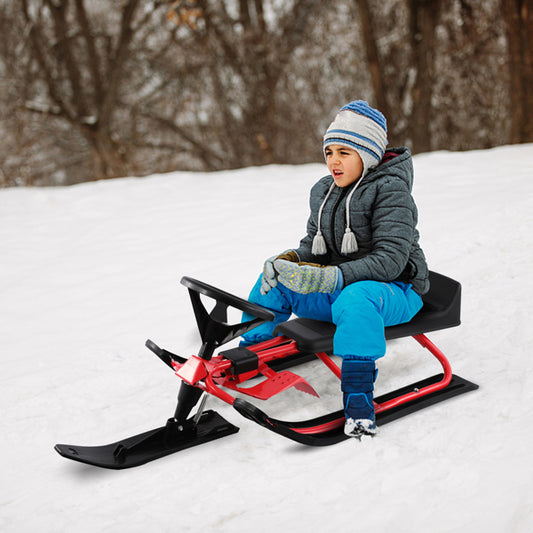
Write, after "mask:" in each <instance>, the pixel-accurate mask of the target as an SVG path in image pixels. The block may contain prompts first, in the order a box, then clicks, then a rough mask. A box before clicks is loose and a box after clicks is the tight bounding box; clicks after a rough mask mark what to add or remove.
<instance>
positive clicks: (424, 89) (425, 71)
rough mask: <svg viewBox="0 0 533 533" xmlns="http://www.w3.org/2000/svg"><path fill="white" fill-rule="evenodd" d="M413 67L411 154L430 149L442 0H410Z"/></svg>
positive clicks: (410, 125) (410, 127)
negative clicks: (436, 52)
mask: <svg viewBox="0 0 533 533" xmlns="http://www.w3.org/2000/svg"><path fill="white" fill-rule="evenodd" d="M409 6H410V17H411V45H412V50H413V63H414V68H415V75H416V78H415V83H414V86H413V91H412V105H413V108H412V113H411V117H410V123H409V130H410V132H411V135H410V136H411V139H412V150H413V152H414V153H419V152H428V151H430V150H431V128H430V123H431V100H432V95H433V85H434V77H435V69H434V63H435V49H436V42H435V40H436V39H435V37H436V27H437V23H438V20H439V12H440V7H441V0H409Z"/></svg>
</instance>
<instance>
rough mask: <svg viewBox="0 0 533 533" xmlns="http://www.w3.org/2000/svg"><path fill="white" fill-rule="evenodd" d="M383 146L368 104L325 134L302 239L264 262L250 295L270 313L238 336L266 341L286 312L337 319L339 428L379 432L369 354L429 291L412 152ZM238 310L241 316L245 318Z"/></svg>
mask: <svg viewBox="0 0 533 533" xmlns="http://www.w3.org/2000/svg"><path fill="white" fill-rule="evenodd" d="M386 147H387V124H386V120H385V117H384V116H383V115H382V114H381V113H380V112H379V111H377V110H376V109H373V108H371V107H370V106H369V105H368V104H367V103H366V102H364V101H362V100H357V101H354V102H351V103H349V104H347V105H346V106H344V107H343V108H342V109H341V110H340V111H339V113H338V114H337V116H336V117H335V119H334V121H333V122H332V123H331V124H330V126H329V128H328V129H327V131H326V134H325V136H324V155H325V158H326V163H327V166H328V170H329V172H330V175H329V176H326V177H324V178H322V179H321V180H319V181H318V182H317V183H316V184H315V185H314V186H313V188H312V189H311V196H310V207H311V214H310V217H309V220H308V223H307V235H306V236H305V237H304V238H303V239H302V240H301V241H300V245H299V247H298V248H296V249H294V250H287V251H285V252H283V253H282V254H278V255H275V256H273V257H270V258H269V259H267V260H266V261H265V264H264V267H263V273H262V274H261V276H260V277H259V279H258V281H257V282H256V284H255V286H254V287H253V289H252V291H251V293H250V296H249V300H250V301H251V302H254V303H257V304H259V305H261V306H263V307H266V308H268V309H270V310H272V311H273V312H274V313H275V315H276V318H275V320H274V321H273V322H267V323H265V324H262V325H261V326H259V327H257V328H255V329H254V330H252V331H251V332H249V333H248V334H246V335H244V343H246V344H252V343H256V342H260V341H262V340H265V339H266V338H270V337H271V336H272V334H273V330H274V328H275V327H276V326H277V325H278V324H279V323H281V322H284V321H286V320H288V319H289V318H290V316H291V313H294V314H295V315H297V316H299V317H303V318H312V319H315V320H323V321H329V322H333V323H334V324H335V325H336V333H335V336H334V354H335V355H337V356H340V357H341V358H342V372H341V388H342V392H343V401H344V410H345V414H346V423H345V428H344V430H345V433H346V434H347V435H349V436H353V437H359V438H360V437H361V435H373V434H375V433H376V429H377V428H376V421H375V413H374V406H373V390H374V381H375V379H376V374H377V371H376V367H375V361H376V359H378V358H380V357H383V356H384V355H385V333H384V328H385V327H386V326H392V325H396V324H401V323H403V322H408V321H410V320H411V319H412V318H413V316H414V315H415V314H416V313H417V312H418V311H419V310H420V309H421V307H422V299H421V295H422V294H424V293H426V292H427V291H428V289H429V281H428V267H427V264H426V260H425V257H424V254H423V252H422V249H421V248H420V246H419V244H418V239H419V234H418V231H417V229H416V225H417V208H416V205H415V202H414V199H413V197H412V195H411V190H412V184H413V165H412V159H411V154H410V152H409V149H408V148H406V147H403V148H390V149H389V150H388V151H386ZM249 318H250V317H247V316H246V314H245V317H244V319H249Z"/></svg>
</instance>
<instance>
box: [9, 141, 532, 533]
mask: <svg viewBox="0 0 533 533" xmlns="http://www.w3.org/2000/svg"><path fill="white" fill-rule="evenodd" d="M415 169H416V178H415V191H414V192H415V196H416V199H417V203H418V206H419V211H420V230H421V234H422V240H421V243H422V246H423V248H424V250H425V252H426V255H427V257H428V260H429V263H430V266H431V268H432V269H433V270H437V271H440V272H442V273H445V274H447V275H449V276H452V277H455V278H456V279H458V280H460V281H461V283H462V284H463V313H462V318H463V323H462V326H461V327H460V328H456V329H451V330H446V331H441V332H436V333H433V334H429V337H430V338H431V339H432V340H433V341H435V342H436V343H437V344H438V345H439V347H441V348H442V349H443V351H444V352H445V353H446V354H447V355H448V356H449V358H450V360H451V362H452V366H453V367H454V370H455V372H456V373H457V374H459V375H461V376H463V377H465V378H467V379H471V380H473V381H475V382H477V383H478V384H479V385H480V389H479V390H478V391H477V392H474V393H470V394H468V395H464V396H462V397H459V398H456V399H453V400H450V401H448V402H444V403H442V404H439V405H437V406H434V407H432V408H430V409H427V410H425V411H422V412H419V413H416V414H414V415H412V416H410V417H408V418H407V419H404V420H402V421H397V422H394V423H391V424H388V425H386V426H384V427H383V428H381V431H380V433H379V435H378V436H377V437H376V438H375V439H366V440H363V442H357V441H347V442H344V443H341V444H339V445H336V446H333V447H327V448H318V449H314V448H306V447H302V446H300V445H297V444H295V443H292V442H289V441H286V440H284V439H282V438H281V437H279V436H277V435H274V434H272V433H270V432H267V431H266V430H264V429H262V428H260V427H259V426H256V425H255V424H252V423H251V422H248V421H247V420H245V419H243V418H241V417H240V416H239V415H238V414H237V413H236V412H235V411H234V410H233V409H232V408H231V407H228V406H225V405H222V403H221V402H218V401H216V400H212V401H211V402H210V404H209V405H208V407H210V408H214V409H216V410H218V411H219V412H220V413H221V414H222V415H223V416H225V417H226V418H227V419H228V420H230V421H231V422H233V423H234V424H236V425H238V426H239V427H240V428H241V430H240V432H239V433H238V434H236V435H233V436H231V437H227V438H225V439H222V440H220V441H216V442H214V443H210V444H206V445H204V446H203V447H198V448H195V449H191V450H188V451H185V452H181V453H180V454H177V455H174V456H169V457H167V458H164V459H162V460H159V461H156V462H154V463H150V464H148V465H145V466H142V467H139V468H137V469H132V470H125V471H108V470H102V469H96V468H92V467H87V466H84V465H81V464H77V463H74V462H71V461H67V460H65V459H63V458H61V457H60V456H59V455H57V454H56V452H55V451H54V450H53V446H54V444H55V443H56V442H69V443H74V444H87V445H89V444H103V443H107V442H112V441H114V440H118V439H119V438H121V437H125V436H128V435H131V434H134V433H136V432H140V431H144V430H147V429H150V428H152V427H156V426H158V425H160V424H162V423H164V421H165V420H166V419H167V418H168V417H169V416H171V415H172V414H173V410H174V406H175V394H176V391H177V386H178V379H177V378H176V377H175V376H174V375H173V373H172V372H171V371H169V369H168V368H167V367H165V366H164V365H163V364H161V363H160V362H159V361H158V360H157V358H155V357H154V356H153V355H152V354H151V353H150V352H149V351H148V350H146V348H145V347H144V341H145V339H146V338H148V337H149V338H152V339H153V340H154V341H156V342H157V343H158V344H160V345H161V346H164V347H166V348H168V349H170V350H173V351H176V352H177V353H180V354H182V355H190V354H192V353H194V352H195V351H196V350H197V348H198V346H199V342H198V336H197V333H196V325H195V322H194V318H193V315H192V313H191V308H190V303H189V299H188V295H187V291H186V289H185V288H184V287H183V286H181V285H180V284H179V279H180V277H181V276H182V275H189V276H192V277H195V278H197V279H200V280H203V281H205V282H207V283H211V284H213V285H216V286H219V287H221V288H223V289H225V290H227V291H229V292H233V293H235V294H238V295H241V296H246V295H247V293H248V290H249V288H250V286H251V284H252V282H253V281H254V280H255V277H256V276H257V274H258V272H259V270H260V268H261V266H262V262H263V260H264V258H266V257H268V256H270V255H272V254H273V253H275V252H278V251H282V250H284V249H286V248H288V247H291V246H296V245H297V243H298V241H299V239H300V237H301V236H303V232H304V229H305V222H306V218H307V202H308V191H309V188H310V186H311V185H312V184H313V183H314V182H315V181H316V180H317V179H318V178H319V177H321V176H322V175H324V174H325V167H324V166H323V165H318V164H317V165H304V166H296V167H294V166H270V167H264V168H248V169H244V170H238V171H232V172H218V173H212V174H201V173H174V174H168V175H158V176H152V177H149V178H142V179H138V178H128V179H121V180H115V181H108V182H97V183H88V184H83V185H78V186H75V187H71V188H51V189H7V190H6V189H4V190H1V191H0V247H1V252H0V338H1V340H2V342H1V346H2V356H1V357H2V372H1V377H0V379H1V388H0V402H1V413H2V415H1V417H0V434H1V435H2V438H1V441H0V457H1V461H2V466H1V471H2V482H1V489H0V530H1V531H3V532H17V533H18V532H26V531H44V532H73V531H76V532H122V531H124V532H126V531H127V532H128V533H135V532H141V531H142V532H144V531H148V530H149V531H156V532H166V531H169V532H170V531H172V532H174V531H179V532H187V531H192V532H197V531H198V532H200V531H202V532H206V531H215V532H232V533H233V532H236V533H237V532H248V531H254V532H259V533H261V532H270V531H291V532H300V531H302V532H309V533H313V532H330V531H331V532H336V531H356V530H357V531H359V530H361V531H365V530H366V531H372V532H381V531H386V532H392V531H394V532H408V531H409V532H418V531H426V530H428V531H432V532H455V531H468V532H484V533H489V532H495V533H496V532H503V531H505V532H506V533H507V532H525V531H531V530H533V496H532V493H533V478H532V475H531V473H532V471H533V469H532V467H533V453H532V451H531V438H532V437H533V388H532V386H531V385H532V382H531V374H532V372H531V370H532V357H531V350H530V347H531V346H532V344H533V334H532V328H531V327H530V326H529V327H528V325H527V324H528V322H529V321H530V319H531V310H532V306H531V302H532V297H533V290H532V289H533V287H532V281H531V279H532V277H531V269H532V267H533V260H532V259H533V252H532V246H531V244H532V231H533V224H532V222H533V215H532V212H533V211H532V207H533V202H532V200H533V181H532V176H533V145H521V146H512V147H501V148H497V149H492V150H486V151H476V152H467V153H446V152H437V153H432V154H425V155H420V156H417V157H416V158H415ZM379 366H380V377H379V380H378V383H377V393H378V394H380V393H382V392H386V391H387V390H391V389H392V388H395V387H397V386H400V385H401V384H407V383H410V382H413V381H415V380H417V379H421V378H422V377H425V376H427V375H432V374H433V373H435V372H438V367H436V366H435V363H434V362H433V361H431V360H430V357H428V356H427V352H426V351H425V350H422V349H421V348H419V347H418V345H417V344H416V343H414V342H413V341H412V340H411V339H402V340H399V341H395V342H391V343H390V344H389V351H388V354H387V356H386V357H385V358H384V359H381V360H380V363H379ZM298 371H300V370H298ZM302 373H303V375H305V376H306V377H307V379H308V380H309V381H310V382H311V384H312V385H314V386H315V387H316V388H317V390H318V392H319V393H321V396H323V399H322V400H315V399H313V398H312V397H311V396H309V395H306V394H303V393H301V392H298V391H293V390H291V391H287V392H286V393H284V395H281V396H279V397H278V398H274V399H273V400H270V401H269V402H267V405H263V408H264V409H265V410H266V411H267V412H269V413H272V414H273V415H282V416H292V417H293V418H294V417H296V416H302V417H305V416H306V415H308V414H312V413H314V412H322V411H323V410H325V409H328V410H329V409H331V408H338V407H339V402H340V398H339V396H340V395H339V394H338V390H337V387H338V384H336V383H335V381H334V380H332V379H331V378H330V377H329V375H328V373H327V372H324V371H323V369H322V367H321V366H320V365H319V364H316V365H311V367H310V368H306V369H302Z"/></svg>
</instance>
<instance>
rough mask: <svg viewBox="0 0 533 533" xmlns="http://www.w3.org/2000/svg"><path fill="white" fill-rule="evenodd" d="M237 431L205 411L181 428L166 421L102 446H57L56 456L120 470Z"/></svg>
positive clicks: (232, 426) (174, 423) (214, 412)
mask: <svg viewBox="0 0 533 533" xmlns="http://www.w3.org/2000/svg"><path fill="white" fill-rule="evenodd" d="M237 431H239V428H238V427H237V426H234V425H233V424H231V423H229V422H228V421H227V420H225V419H224V418H223V417H222V416H220V415H219V414H218V413H217V412H216V411H211V410H209V411H205V412H204V413H203V414H202V416H201V417H200V419H199V420H198V421H197V423H195V421H194V420H193V419H192V418H191V419H189V420H187V421H186V422H185V423H184V424H183V425H179V424H178V423H177V422H176V421H175V420H174V419H169V421H168V422H167V424H166V425H165V426H162V427H160V428H157V429H153V430H150V431H146V432H145V433H141V434H139V435H134V436H133V437H129V438H126V439H124V440H121V441H118V442H114V443H112V444H105V445H103V446H77V445H71V444H56V445H55V446H54V449H55V451H56V452H57V453H59V455H61V456H62V457H65V458H67V459H72V460H73V461H78V462H80V463H85V464H88V465H93V466H99V467H102V468H110V469H113V470H122V469H125V468H131V467H134V466H140V465H142V464H145V463H148V462H150V461H153V460H155V459H159V458H161V457H164V456H166V455H170V454H172V453H175V452H179V451H181V450H185V449H187V448H192V447H193V446H198V445H199V444H203V443H204V442H210V441H212V440H215V439H219V438H221V437H226V436H227V435H232V434H233V433H237Z"/></svg>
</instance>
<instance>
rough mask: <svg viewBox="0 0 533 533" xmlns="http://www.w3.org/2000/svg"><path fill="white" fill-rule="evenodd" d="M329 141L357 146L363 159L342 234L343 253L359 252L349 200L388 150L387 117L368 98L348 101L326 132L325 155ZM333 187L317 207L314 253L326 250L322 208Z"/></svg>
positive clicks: (348, 205)
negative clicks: (318, 207) (369, 102)
mask: <svg viewBox="0 0 533 533" xmlns="http://www.w3.org/2000/svg"><path fill="white" fill-rule="evenodd" d="M329 144H340V145H342V146H347V147H348V148H352V149H353V150H355V151H356V152H357V153H358V154H359V156H360V157H361V160H362V161H363V173H362V175H361V179H359V180H358V181H357V182H356V183H355V185H353V186H352V189H351V191H350V192H349V193H348V196H347V197H346V229H345V231H344V235H343V238H342V247H341V253H342V254H346V255H348V254H353V253H355V252H357V250H358V248H359V246H358V244H357V239H356V237H355V234H354V232H353V231H352V228H351V227H350V202H351V200H352V196H353V194H354V192H355V190H356V189H357V187H359V185H360V184H361V182H362V181H363V177H364V176H365V174H367V172H368V171H369V170H371V169H372V168H374V167H377V166H378V165H379V163H380V162H381V159H382V158H383V155H384V154H385V148H386V147H387V121H386V120H385V117H384V116H383V115H382V114H381V113H380V112H379V111H378V110H377V109H372V108H371V107H370V106H369V105H368V104H367V103H366V102H365V101H363V100H355V101H354V102H350V103H349V104H347V105H345V106H344V107H343V108H341V110H340V111H339V113H338V114H337V116H336V117H335V120H334V121H333V122H332V123H331V124H330V126H329V128H328V130H327V131H326V135H324V155H325V151H326V147H327V146H328V145H329ZM335 187H336V185H335V182H334V181H333V183H332V184H331V187H330V189H329V191H328V193H327V194H326V197H325V198H324V201H323V202H322V205H321V206H320V209H319V210H318V223H317V226H318V227H317V233H316V235H315V236H314V238H313V246H312V249H311V252H312V253H313V254H314V255H324V254H326V253H327V247H326V240H325V239H324V235H322V228H321V219H322V211H323V209H324V206H325V205H326V202H327V201H328V198H329V197H330V195H331V193H332V192H333V189H335Z"/></svg>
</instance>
